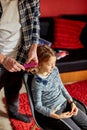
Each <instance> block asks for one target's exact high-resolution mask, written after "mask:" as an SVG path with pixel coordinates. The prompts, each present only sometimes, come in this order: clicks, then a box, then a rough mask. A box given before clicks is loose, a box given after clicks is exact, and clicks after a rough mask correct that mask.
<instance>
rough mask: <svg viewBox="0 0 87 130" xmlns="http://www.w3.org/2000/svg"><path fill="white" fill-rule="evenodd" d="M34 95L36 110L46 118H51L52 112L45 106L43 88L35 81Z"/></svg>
mask: <svg viewBox="0 0 87 130" xmlns="http://www.w3.org/2000/svg"><path fill="white" fill-rule="evenodd" d="M32 94H33V99H34V105H35V109H36V110H37V111H38V112H40V113H41V114H43V115H45V116H50V113H51V110H50V109H49V108H47V107H45V106H43V103H42V102H43V101H42V86H41V83H37V82H35V83H34V81H33V83H32Z"/></svg>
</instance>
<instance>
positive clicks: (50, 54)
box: [37, 45, 56, 73]
mask: <svg viewBox="0 0 87 130" xmlns="http://www.w3.org/2000/svg"><path fill="white" fill-rule="evenodd" d="M37 56H38V68H39V71H40V73H50V72H52V70H53V68H54V67H55V63H56V54H55V52H54V51H53V50H52V49H51V48H50V47H49V46H47V45H39V46H38V48H37Z"/></svg>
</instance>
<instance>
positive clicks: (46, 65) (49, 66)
mask: <svg viewBox="0 0 87 130" xmlns="http://www.w3.org/2000/svg"><path fill="white" fill-rule="evenodd" d="M55 63H56V57H54V56H52V57H50V58H49V60H48V61H46V62H42V63H40V68H41V69H40V72H42V73H47V74H50V73H51V72H52V70H53V69H54V67H55Z"/></svg>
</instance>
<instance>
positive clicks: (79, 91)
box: [10, 81, 87, 130]
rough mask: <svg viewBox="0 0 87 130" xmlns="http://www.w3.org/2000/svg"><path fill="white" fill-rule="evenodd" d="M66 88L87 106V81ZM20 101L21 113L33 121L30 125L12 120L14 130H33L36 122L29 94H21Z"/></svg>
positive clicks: (37, 129)
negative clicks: (30, 105)
mask: <svg viewBox="0 0 87 130" xmlns="http://www.w3.org/2000/svg"><path fill="white" fill-rule="evenodd" d="M65 87H66V88H67V90H68V91H69V93H70V94H71V96H73V97H75V98H76V99H79V100H81V101H82V102H83V103H84V104H85V105H87V81H81V82H77V83H73V84H69V85H65ZM19 99H20V107H19V111H20V112H21V113H24V114H25V113H26V114H28V115H29V116H30V117H31V118H32V120H31V122H30V123H24V122H21V121H17V120H14V119H11V120H10V121H11V124H12V127H13V130H31V128H32V127H33V125H34V120H33V117H32V113H31V110H30V107H29V102H28V98H27V94H26V93H24V94H20V96H19ZM36 130H40V129H39V128H36Z"/></svg>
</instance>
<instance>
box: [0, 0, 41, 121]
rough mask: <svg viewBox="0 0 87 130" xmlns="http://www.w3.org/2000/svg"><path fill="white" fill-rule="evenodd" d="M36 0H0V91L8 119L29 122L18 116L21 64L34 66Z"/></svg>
mask: <svg viewBox="0 0 87 130" xmlns="http://www.w3.org/2000/svg"><path fill="white" fill-rule="evenodd" d="M39 16H40V11H39V0H0V89H1V88H2V87H4V91H5V96H6V102H7V109H8V114H9V117H10V118H15V119H18V120H21V121H24V122H30V118H29V117H28V116H27V115H25V114H21V113H19V112H18V106H19V104H18V96H19V90H20V88H21V86H22V76H23V71H25V68H24V66H23V64H24V63H25V62H26V63H29V62H31V61H36V62H38V59H37V45H38V43H39V32H40V26H39Z"/></svg>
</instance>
